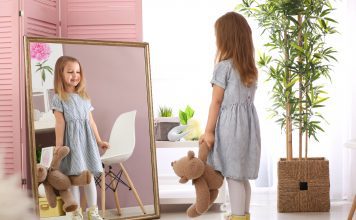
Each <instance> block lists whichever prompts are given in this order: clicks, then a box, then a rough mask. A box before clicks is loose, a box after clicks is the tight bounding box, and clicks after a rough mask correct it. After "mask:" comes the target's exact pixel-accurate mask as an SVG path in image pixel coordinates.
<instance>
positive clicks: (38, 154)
mask: <svg viewBox="0 0 356 220" xmlns="http://www.w3.org/2000/svg"><path fill="white" fill-rule="evenodd" d="M41 154H42V149H41V148H37V149H36V162H37V163H40V162H41Z"/></svg>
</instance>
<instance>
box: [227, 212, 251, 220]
mask: <svg viewBox="0 0 356 220" xmlns="http://www.w3.org/2000/svg"><path fill="white" fill-rule="evenodd" d="M225 220H250V213H247V214H245V215H243V216H241V215H225Z"/></svg>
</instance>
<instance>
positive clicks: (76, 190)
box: [70, 186, 80, 204]
mask: <svg viewBox="0 0 356 220" xmlns="http://www.w3.org/2000/svg"><path fill="white" fill-rule="evenodd" d="M70 191H71V192H72V195H73V197H74V200H75V201H76V202H77V203H78V204H80V192H79V186H71V187H70Z"/></svg>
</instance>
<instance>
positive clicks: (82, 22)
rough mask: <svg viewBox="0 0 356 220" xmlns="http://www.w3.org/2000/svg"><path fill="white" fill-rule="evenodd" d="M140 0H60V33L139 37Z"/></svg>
mask: <svg viewBox="0 0 356 220" xmlns="http://www.w3.org/2000/svg"><path fill="white" fill-rule="evenodd" d="M141 4H142V2H141V0H131V1H127V0H111V1H103V0H63V1H62V2H61V7H62V10H61V13H62V37H65V38H79V39H94V40H116V41H142V9H141Z"/></svg>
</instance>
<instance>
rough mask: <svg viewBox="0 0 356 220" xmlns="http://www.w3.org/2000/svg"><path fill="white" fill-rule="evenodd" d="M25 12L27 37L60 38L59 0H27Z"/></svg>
mask: <svg viewBox="0 0 356 220" xmlns="http://www.w3.org/2000/svg"><path fill="white" fill-rule="evenodd" d="M24 12H25V13H24V14H25V18H24V32H25V33H24V34H25V35H26V36H33V37H34V36H36V37H37V36H38V37H58V36H60V33H59V0H40V1H39V0H25V1H24Z"/></svg>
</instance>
